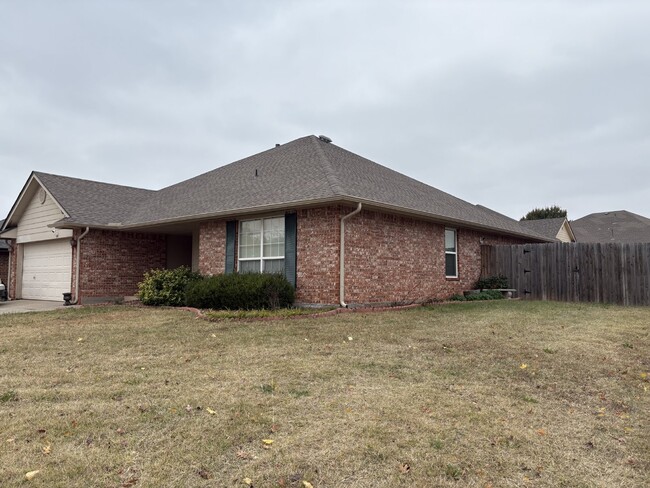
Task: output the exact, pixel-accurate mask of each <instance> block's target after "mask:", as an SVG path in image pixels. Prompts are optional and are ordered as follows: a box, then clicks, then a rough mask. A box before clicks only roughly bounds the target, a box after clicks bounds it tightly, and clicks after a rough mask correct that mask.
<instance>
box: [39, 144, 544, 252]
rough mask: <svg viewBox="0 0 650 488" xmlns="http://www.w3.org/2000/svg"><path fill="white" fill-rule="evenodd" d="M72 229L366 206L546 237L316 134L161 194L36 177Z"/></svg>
mask: <svg viewBox="0 0 650 488" xmlns="http://www.w3.org/2000/svg"><path fill="white" fill-rule="evenodd" d="M35 175H36V176H37V177H38V178H39V179H40V180H41V181H42V182H43V184H44V185H45V186H46V187H47V189H48V190H49V191H50V192H51V193H52V195H53V196H54V197H55V198H56V199H57V201H58V202H59V203H60V204H61V205H62V206H63V208H64V209H65V210H66V212H67V213H68V214H69V215H70V217H69V218H67V219H64V221H63V222H64V223H68V224H70V225H73V224H74V225H90V226H93V225H97V226H99V225H109V224H118V223H119V224H120V226H121V227H122V228H137V227H139V226H153V225H156V224H161V223H173V222H183V221H188V220H199V219H202V218H209V217H215V216H227V215H229V214H230V215H235V214H238V213H243V212H247V211H250V212H254V211H262V210H264V209H271V208H283V207H284V208H289V207H298V206H300V205H306V204H314V203H321V202H322V203H325V202H349V203H354V202H358V201H361V202H363V203H364V204H365V205H367V206H368V205H369V206H374V207H381V208H386V209H389V210H390V209H392V210H395V211H400V212H405V213H409V214H414V215H421V216H423V217H429V218H433V219H437V220H440V221H443V222H450V223H457V224H465V225H468V226H473V227H477V228H483V229H491V230H494V231H497V232H505V233H509V234H515V235H520V236H527V237H533V238H536V239H539V240H544V238H543V237H541V236H540V235H539V234H536V233H535V232H533V231H530V230H527V229H525V228H523V227H522V226H520V225H519V223H518V222H517V221H515V220H513V219H510V218H509V217H506V216H504V215H501V214H499V213H497V212H494V211H491V210H489V209H486V208H485V207H480V206H477V205H472V204H471V203H468V202H466V201H464V200H461V199H459V198H456V197H454V196H452V195H449V194H448V193H445V192H443V191H440V190H438V189H436V188H433V187H431V186H429V185H426V184H424V183H422V182H419V181H417V180H414V179H413V178H409V177H407V176H405V175H403V174H401V173H398V172H396V171H393V170H391V169H389V168H386V167H384V166H381V165H379V164H377V163H374V162H372V161H370V160H368V159H366V158H363V157H361V156H358V155H357V154H354V153H351V152H350V151H347V150H345V149H342V148H340V147H338V146H336V145H334V144H332V143H328V142H325V141H323V140H321V139H320V138H318V137H316V136H307V137H303V138H300V139H297V140H295V141H292V142H289V143H287V144H284V145H281V146H278V147H275V148H273V149H269V150H267V151H264V152H261V153H259V154H256V155H253V156H250V157H247V158H245V159H242V160H239V161H236V162H234V163H231V164H228V165H226V166H222V167H220V168H217V169H215V170H213V171H210V172H208V173H205V174H202V175H200V176H196V177H194V178H191V179H189V180H186V181H183V182H181V183H178V184H175V185H172V186H169V187H167V188H163V189H162V190H159V191H151V190H143V189H138V188H129V187H123V186H119V185H109V184H106V183H97V182H94V181H87V180H79V179H75V178H67V177H62V176H55V175H48V174H45V173H35Z"/></svg>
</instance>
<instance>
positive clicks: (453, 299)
mask: <svg viewBox="0 0 650 488" xmlns="http://www.w3.org/2000/svg"><path fill="white" fill-rule="evenodd" d="M465 300H467V298H465V296H464V295H458V294H457V295H452V296H450V297H449V301H450V302H464V301H465Z"/></svg>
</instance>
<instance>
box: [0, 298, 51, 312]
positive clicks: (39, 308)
mask: <svg viewBox="0 0 650 488" xmlns="http://www.w3.org/2000/svg"><path fill="white" fill-rule="evenodd" d="M58 308H63V302H62V301H61V302H46V301H43V300H11V301H9V302H2V301H0V314H3V313H24V312H45V311H47V310H56V309H58Z"/></svg>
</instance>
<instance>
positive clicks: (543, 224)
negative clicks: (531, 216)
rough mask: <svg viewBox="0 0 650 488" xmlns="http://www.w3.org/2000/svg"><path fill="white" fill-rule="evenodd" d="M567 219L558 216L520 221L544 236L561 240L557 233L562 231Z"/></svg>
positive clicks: (524, 225)
mask: <svg viewBox="0 0 650 488" xmlns="http://www.w3.org/2000/svg"><path fill="white" fill-rule="evenodd" d="M565 220H566V219H565V218H564V217H558V218H557V219H539V220H522V221H521V222H519V223H520V224H521V225H522V226H523V227H525V228H527V229H530V230H532V231H534V232H537V233H538V234H541V235H543V236H544V237H548V238H549V239H553V240H556V241H559V239H558V238H557V233H558V232H559V231H560V228H561V227H562V224H564V221H565Z"/></svg>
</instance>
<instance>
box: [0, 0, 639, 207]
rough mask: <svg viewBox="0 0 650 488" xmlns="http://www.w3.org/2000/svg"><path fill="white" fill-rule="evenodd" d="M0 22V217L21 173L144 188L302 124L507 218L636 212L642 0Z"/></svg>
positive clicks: (2, 8) (112, 9) (212, 11)
mask: <svg viewBox="0 0 650 488" xmlns="http://www.w3.org/2000/svg"><path fill="white" fill-rule="evenodd" d="M350 4H352V5H350ZM0 12H1V14H0V167H1V168H2V169H1V172H2V174H1V176H0V178H1V181H2V191H1V192H0V214H2V215H3V216H4V215H6V214H7V213H8V211H9V208H10V207H11V205H12V204H13V201H14V200H15V198H16V197H17V195H18V193H19V191H20V189H21V188H22V185H23V184H24V182H25V180H26V178H27V176H28V175H29V172H30V171H31V170H40V171H46V172H51V173H57V174H64V175H69V176H78V177H82V178H89V179H96V180H101V181H109V182H114V183H120V184H126V185H131V186H139V187H146V188H160V187H163V186H166V185H169V184H172V183H175V182H178V181H180V180H183V179H186V178H189V177H192V176H194V175H196V174H199V173H202V172H204V171H208V170H210V169H212V168H214V167H217V166H220V165H222V164H226V163H229V162H231V161H233V160H236V159H239V158H241V157H245V156H248V155H250V154H252V153H255V152H258V151H261V150H264V149H267V148H269V147H272V146H273V144H274V143H276V142H286V141H289V140H292V139H295V138H297V137H301V136H303V135H306V134H312V133H316V134H320V133H324V134H327V135H329V136H331V137H332V138H333V139H334V142H335V143H337V144H339V145H341V146H343V147H345V148H347V149H350V150H352V151H354V152H357V153H359V154H361V155H363V156H366V157H368V158H370V159H373V160H375V161H377V162H379V163H381V164H385V165H387V166H390V167H392V168H394V169H396V170H398V171H401V172H403V173H406V174H408V175H410V176H412V177H414V178H417V179H419V180H421V181H424V182H426V183H429V184H431V185H433V186H436V187H438V188H440V189H442V190H444V191H447V192H449V193H452V194H454V195H456V196H458V197H460V198H463V199H466V200H468V201H471V202H474V203H481V204H483V205H486V206H489V207H491V208H493V209H495V210H497V211H500V212H503V213H505V214H507V215H510V216H512V217H515V218H519V217H520V216H521V215H523V214H524V213H526V212H527V211H528V210H530V209H531V208H532V207H535V206H546V205H552V204H558V205H561V206H563V207H565V208H567V209H568V210H569V214H570V216H571V217H573V218H578V217H580V216H582V215H585V214H587V213H591V212H596V211H604V210H618V209H627V210H631V211H634V212H637V213H641V214H644V215H646V216H650V202H649V199H648V193H649V192H648V184H647V182H648V181H650V169H649V166H648V165H647V161H648V160H649V159H650V136H649V134H650V95H649V94H648V90H647V87H648V86H650V53H649V52H648V50H647V46H648V45H650V32H648V29H647V25H648V23H649V21H650V6H647V5H646V4H645V3H643V2H572V3H570V4H569V3H567V2H453V3H452V2H449V3H441V2H397V1H394V2H392V1H385V2H370V1H368V2H362V1H359V2H337V1H328V2H297V1H283V2H262V1H258V2H200V1H195V2H188V3H186V2H183V4H182V5H181V4H180V3H178V2H153V1H139V2H127V1H123V2H110V3H106V2H89V1H84V2H82V1H62V2H56V3H54V2H45V1H43V2H36V1H30V0H26V1H23V2H9V1H6V2H3V1H0Z"/></svg>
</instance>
